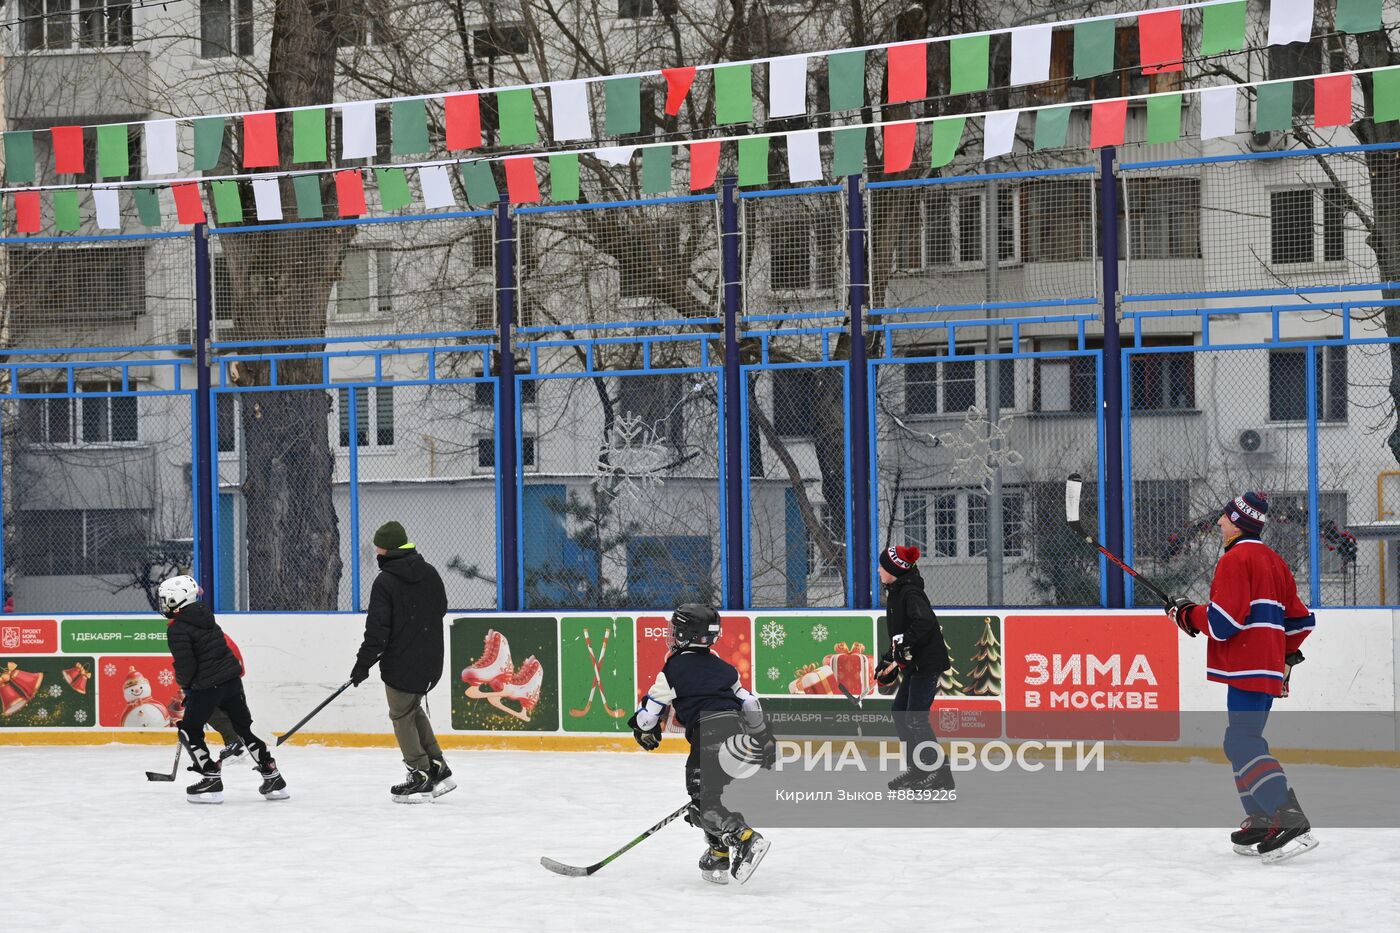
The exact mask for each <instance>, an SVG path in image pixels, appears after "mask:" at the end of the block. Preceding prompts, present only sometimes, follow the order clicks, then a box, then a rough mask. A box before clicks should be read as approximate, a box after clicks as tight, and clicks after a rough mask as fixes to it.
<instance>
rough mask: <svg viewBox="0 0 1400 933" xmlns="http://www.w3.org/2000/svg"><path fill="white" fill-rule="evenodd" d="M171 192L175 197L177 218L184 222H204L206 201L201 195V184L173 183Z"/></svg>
mask: <svg viewBox="0 0 1400 933" xmlns="http://www.w3.org/2000/svg"><path fill="white" fill-rule="evenodd" d="M170 194H171V195H172V196H173V197H174V198H175V219H176V220H178V221H179V222H180V223H182V224H202V223H204V202H203V201H202V200H200V197H199V185H196V184H194V183H192V182H187V183H185V184H183V185H171V186H170Z"/></svg>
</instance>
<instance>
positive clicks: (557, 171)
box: [549, 155, 578, 204]
mask: <svg viewBox="0 0 1400 933" xmlns="http://www.w3.org/2000/svg"><path fill="white" fill-rule="evenodd" d="M549 199H550V200H551V201H554V202H555V203H556V204H563V203H565V202H568V201H577V200H578V156H577V155H552V156H550V157H549Z"/></svg>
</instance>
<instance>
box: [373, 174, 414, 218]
mask: <svg viewBox="0 0 1400 933" xmlns="http://www.w3.org/2000/svg"><path fill="white" fill-rule="evenodd" d="M374 181H375V184H377V185H378V186H379V209H380V210H384V211H397V210H402V209H403V208H405V207H408V206H409V205H410V204H412V203H413V193H412V192H411V191H409V190H408V176H407V175H405V174H404V171H403V169H401V168H377V169H375V170H374Z"/></svg>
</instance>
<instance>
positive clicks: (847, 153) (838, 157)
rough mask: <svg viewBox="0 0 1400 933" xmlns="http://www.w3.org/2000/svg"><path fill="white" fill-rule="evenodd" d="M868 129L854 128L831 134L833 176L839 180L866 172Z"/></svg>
mask: <svg viewBox="0 0 1400 933" xmlns="http://www.w3.org/2000/svg"><path fill="white" fill-rule="evenodd" d="M865 131H866V127H863V126H853V127H850V128H849V129H844V130H835V131H833V132H832V134H831V174H832V175H834V176H836V177H837V178H845V177H846V176H847V175H859V174H860V173H861V172H863V171H865Z"/></svg>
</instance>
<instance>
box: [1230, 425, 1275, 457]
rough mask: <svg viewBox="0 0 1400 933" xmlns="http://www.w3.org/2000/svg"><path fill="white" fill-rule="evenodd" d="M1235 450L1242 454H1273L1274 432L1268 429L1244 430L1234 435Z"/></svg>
mask: <svg viewBox="0 0 1400 933" xmlns="http://www.w3.org/2000/svg"><path fill="white" fill-rule="evenodd" d="M1235 449H1236V450H1237V451H1239V452H1240V453H1242V454H1271V453H1273V452H1274V432H1273V431H1271V430H1269V429H1268V428H1245V429H1244V430H1242V431H1240V433H1239V434H1237V435H1235Z"/></svg>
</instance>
